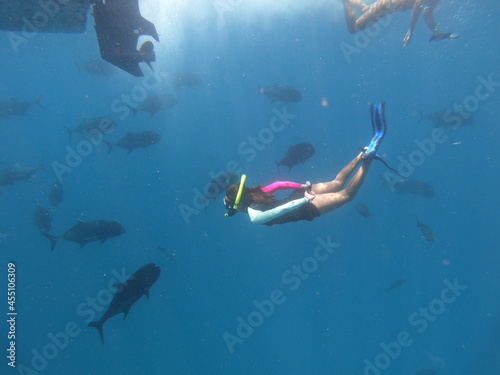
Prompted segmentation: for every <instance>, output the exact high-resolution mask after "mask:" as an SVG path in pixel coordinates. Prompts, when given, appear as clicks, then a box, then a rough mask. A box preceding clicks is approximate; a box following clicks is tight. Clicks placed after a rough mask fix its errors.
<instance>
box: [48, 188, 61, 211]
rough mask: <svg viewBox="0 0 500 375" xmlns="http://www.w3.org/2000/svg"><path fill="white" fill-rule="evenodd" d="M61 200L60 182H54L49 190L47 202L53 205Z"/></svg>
mask: <svg viewBox="0 0 500 375" xmlns="http://www.w3.org/2000/svg"><path fill="white" fill-rule="evenodd" d="M62 200H63V187H62V185H61V183H60V182H55V183H54V184H53V185H52V187H51V188H50V191H49V202H50V204H51V205H52V206H53V207H55V206H57V205H59V203H61V201H62Z"/></svg>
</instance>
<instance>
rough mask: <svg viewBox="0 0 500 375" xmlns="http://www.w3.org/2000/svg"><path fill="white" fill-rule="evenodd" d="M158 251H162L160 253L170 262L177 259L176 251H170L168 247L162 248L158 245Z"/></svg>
mask: <svg viewBox="0 0 500 375" xmlns="http://www.w3.org/2000/svg"><path fill="white" fill-rule="evenodd" d="M158 250H160V252H161V253H162V254H163V255H165V260H167V261H169V260H174V258H175V250H174V251H169V250H168V249H167V248H166V247H162V246H160V245H158Z"/></svg>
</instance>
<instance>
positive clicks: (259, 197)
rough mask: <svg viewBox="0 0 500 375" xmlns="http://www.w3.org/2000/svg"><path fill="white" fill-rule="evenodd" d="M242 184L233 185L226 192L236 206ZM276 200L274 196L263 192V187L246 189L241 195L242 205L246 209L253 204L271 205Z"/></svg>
mask: <svg viewBox="0 0 500 375" xmlns="http://www.w3.org/2000/svg"><path fill="white" fill-rule="evenodd" d="M239 188H240V184H237V185H231V186H229V187H228V188H227V190H226V198H227V200H228V201H229V202H231V203H232V204H234V201H235V200H236V195H237V194H238V189H239ZM273 200H274V194H271V193H265V192H264V191H262V185H258V186H254V187H244V188H243V193H242V194H241V200H240V205H242V206H244V208H245V209H246V208H247V207H248V206H249V205H250V204H252V203H271V202H272V201H273Z"/></svg>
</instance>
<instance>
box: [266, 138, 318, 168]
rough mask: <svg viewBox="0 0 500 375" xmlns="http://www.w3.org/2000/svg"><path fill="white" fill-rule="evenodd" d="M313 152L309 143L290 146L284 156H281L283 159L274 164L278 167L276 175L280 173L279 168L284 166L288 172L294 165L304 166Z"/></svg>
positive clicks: (312, 147)
mask: <svg viewBox="0 0 500 375" xmlns="http://www.w3.org/2000/svg"><path fill="white" fill-rule="evenodd" d="M315 152H316V151H315V150H314V146H313V145H312V144H310V143H309V142H302V143H298V144H296V145H292V146H290V148H289V149H288V151H287V152H286V154H285V156H283V159H281V160H280V161H277V162H276V164H277V165H278V174H279V172H280V166H282V165H284V166H285V167H288V170H291V169H292V167H293V166H294V165H297V164H304V162H305V161H306V160H307V159H309V158H310V157H311V156H313V155H314V153H315Z"/></svg>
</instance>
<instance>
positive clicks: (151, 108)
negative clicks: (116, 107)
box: [129, 94, 177, 116]
mask: <svg viewBox="0 0 500 375" xmlns="http://www.w3.org/2000/svg"><path fill="white" fill-rule="evenodd" d="M176 104H177V99H176V98H175V97H174V96H172V95H170V94H158V95H151V96H148V97H147V98H146V99H145V100H144V102H143V103H142V104H140V105H139V106H138V107H136V108H133V107H129V108H130V109H131V110H132V113H133V114H134V116H135V114H136V113H137V111H138V110H140V111H144V112H147V113H149V114H150V115H151V116H154V115H155V114H156V113H158V112H160V111H164V110H166V109H169V108H171V107H173V106H174V105H176Z"/></svg>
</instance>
